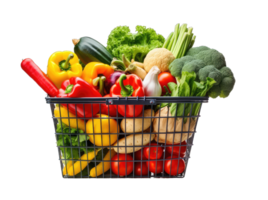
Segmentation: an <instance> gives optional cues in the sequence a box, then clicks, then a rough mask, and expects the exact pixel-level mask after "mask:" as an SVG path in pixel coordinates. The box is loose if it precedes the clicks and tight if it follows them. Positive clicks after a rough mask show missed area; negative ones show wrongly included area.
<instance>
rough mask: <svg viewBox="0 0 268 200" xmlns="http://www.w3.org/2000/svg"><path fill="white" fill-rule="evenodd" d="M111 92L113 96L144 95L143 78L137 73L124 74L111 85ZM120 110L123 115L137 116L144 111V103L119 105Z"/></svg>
mask: <svg viewBox="0 0 268 200" xmlns="http://www.w3.org/2000/svg"><path fill="white" fill-rule="evenodd" d="M110 94H111V96H112V97H129V96H132V97H143V96H144V89H143V85H142V80H141V79H140V78H139V77H138V76H137V75H135V74H131V75H125V74H122V75H121V76H120V78H119V79H117V81H116V83H115V85H113V86H112V87H111V90H110ZM118 112H119V113H120V114H121V115H122V116H126V117H137V116H138V115H139V114H140V113H141V112H142V105H135V106H134V105H118Z"/></svg>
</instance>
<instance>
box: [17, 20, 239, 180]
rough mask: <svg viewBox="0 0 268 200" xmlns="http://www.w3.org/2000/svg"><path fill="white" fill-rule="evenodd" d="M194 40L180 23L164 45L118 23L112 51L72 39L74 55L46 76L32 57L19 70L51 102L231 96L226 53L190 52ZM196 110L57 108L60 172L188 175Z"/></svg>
mask: <svg viewBox="0 0 268 200" xmlns="http://www.w3.org/2000/svg"><path fill="white" fill-rule="evenodd" d="M195 39H196V36H195V35H194V34H193V28H191V27H187V24H182V25H181V26H180V24H177V25H176V26H175V30H174V32H172V33H171V34H170V35H169V36H168V37H167V39H166V40H165V38H164V37H163V36H162V35H160V34H158V33H156V31H155V30H154V29H152V28H146V27H145V26H136V33H131V31H130V29H129V27H128V26H118V27H116V28H114V29H113V30H112V31H111V32H110V34H109V36H108V41H107V47H105V46H103V45H102V44H100V43H99V42H98V41H96V40H95V39H93V38H90V37H82V38H80V39H73V40H72V42H73V44H74V52H72V51H57V52H55V53H53V54H52V55H51V56H50V58H49V60H48V64H47V73H44V72H43V71H42V70H41V69H40V68H39V67H38V66H37V65H36V64H35V63H34V62H33V61H32V60H31V59H30V58H27V59H24V60H23V61H22V63H21V67H22V69H23V70H24V71H25V72H26V73H27V74H28V75H29V76H30V77H31V78H32V79H33V80H34V81H35V82H36V83H37V84H38V85H39V86H40V87H41V88H42V89H43V90H44V91H45V92H46V93H47V94H48V95H49V96H50V97H57V98H93V97H98V98H102V97H107V98H109V97H144V96H149V97H160V96H165V97H194V96H195V97H205V96H209V97H212V98H217V97H221V98H226V97H228V96H229V95H230V93H231V91H232V90H233V88H234V85H235V77H234V74H233V72H232V70H231V69H230V68H229V67H227V65H226V60H225V57H224V55H223V54H222V53H220V52H219V51H217V50H215V49H211V48H209V47H206V46H200V47H193V45H194V42H195ZM199 110H200V103H193V104H191V103H161V104H159V105H156V106H155V107H154V108H153V109H151V107H145V106H144V105H139V104H138V105H132V104H129V105H106V104H99V103H96V104H73V103H69V104H65V103H62V104H60V105H56V106H55V109H54V116H55V118H57V119H58V124H57V128H56V132H57V146H58V147H59V148H60V150H61V159H62V161H63V165H64V168H63V171H62V174H63V175H64V176H76V177H80V175H81V176H90V177H97V176H100V175H102V174H104V173H105V172H107V171H109V170H111V171H110V172H112V173H113V174H115V175H118V176H127V175H129V174H131V173H134V174H135V175H137V176H147V175H148V173H150V172H151V173H154V174H158V173H166V174H168V175H171V176H177V175H178V174H181V173H183V172H184V170H185V161H184V158H185V157H186V154H187V140H188V139H189V137H191V136H192V133H189V132H193V131H194V129H195V125H196V117H197V115H198V113H199ZM174 116H175V117H174ZM186 116H189V117H186ZM169 117H171V118H169ZM176 117H178V118H176ZM174 132H175V134H174ZM187 132H188V133H187ZM119 133H124V134H119ZM145 133H149V134H145ZM127 134H128V135H127ZM162 143H163V144H165V147H163V145H161V144H162ZM96 146H97V147H98V148H95V147H96ZM91 161H93V162H91ZM134 161H135V162H134ZM137 161H140V162H137ZM110 168H111V169H110Z"/></svg>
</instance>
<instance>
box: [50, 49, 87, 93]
mask: <svg viewBox="0 0 268 200" xmlns="http://www.w3.org/2000/svg"><path fill="white" fill-rule="evenodd" d="M82 70H83V68H82V66H81V65H80V63H79V59H78V57H77V55H76V54H75V53H73V52H71V51H62V52H61V51H58V52H55V53H53V54H52V55H51V56H50V58H49V60H48V65H47V76H48V77H49V78H50V80H51V81H52V82H53V83H54V84H55V85H56V87H57V88H60V87H61V84H62V82H64V81H65V80H67V79H70V78H71V77H81V76H82Z"/></svg>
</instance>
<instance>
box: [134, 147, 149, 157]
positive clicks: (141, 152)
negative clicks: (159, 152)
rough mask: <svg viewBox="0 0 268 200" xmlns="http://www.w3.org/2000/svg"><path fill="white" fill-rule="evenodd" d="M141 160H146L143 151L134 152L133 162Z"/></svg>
mask: <svg viewBox="0 0 268 200" xmlns="http://www.w3.org/2000/svg"><path fill="white" fill-rule="evenodd" d="M141 158H142V160H148V159H147V158H146V157H145V155H144V153H143V149H141V150H139V151H136V152H135V160H141Z"/></svg>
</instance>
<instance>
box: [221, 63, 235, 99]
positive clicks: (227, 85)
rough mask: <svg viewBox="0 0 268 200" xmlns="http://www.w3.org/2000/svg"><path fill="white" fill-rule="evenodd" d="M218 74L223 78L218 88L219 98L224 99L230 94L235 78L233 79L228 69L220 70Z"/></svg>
mask: <svg viewBox="0 0 268 200" xmlns="http://www.w3.org/2000/svg"><path fill="white" fill-rule="evenodd" d="M220 72H221V74H222V77H223V79H222V81H221V83H220V88H221V93H220V97H222V98H226V97H228V96H229V94H230V92H231V91H232V90H233V88H234V85H235V78H234V75H233V72H232V71H231V69H230V68H228V67H223V68H221V70H220Z"/></svg>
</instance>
